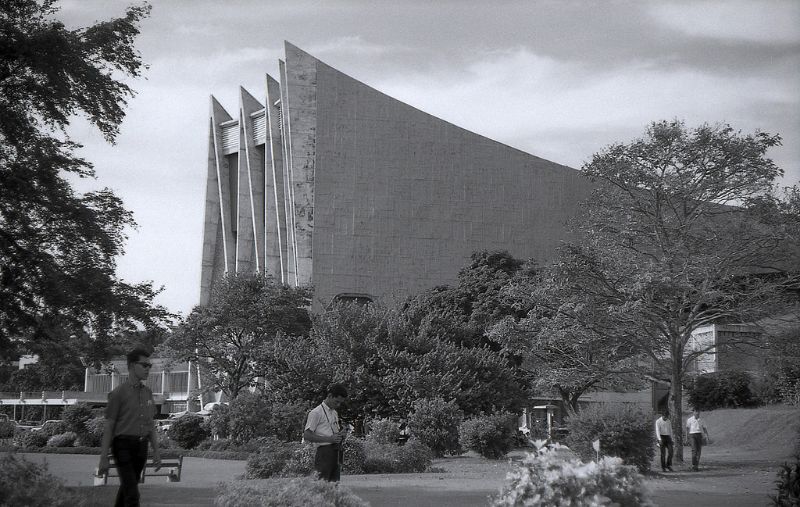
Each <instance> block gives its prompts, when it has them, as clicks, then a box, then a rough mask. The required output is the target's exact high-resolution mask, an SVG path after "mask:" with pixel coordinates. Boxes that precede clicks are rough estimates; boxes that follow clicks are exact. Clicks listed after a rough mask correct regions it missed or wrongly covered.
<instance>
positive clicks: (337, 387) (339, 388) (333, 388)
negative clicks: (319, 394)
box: [328, 384, 347, 398]
mask: <svg viewBox="0 0 800 507" xmlns="http://www.w3.org/2000/svg"><path fill="white" fill-rule="evenodd" d="M328 395H329V396H337V397H342V398H347V389H345V387H344V386H343V385H342V384H331V385H330V386H328Z"/></svg>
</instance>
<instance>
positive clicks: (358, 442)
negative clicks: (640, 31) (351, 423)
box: [342, 436, 367, 475]
mask: <svg viewBox="0 0 800 507" xmlns="http://www.w3.org/2000/svg"><path fill="white" fill-rule="evenodd" d="M342 451H343V455H344V463H343V464H342V473H345V474H351V475H355V474H363V473H364V461H365V460H366V459H367V449H366V442H365V441H364V439H362V438H356V437H352V436H351V437H349V438H348V439H347V440H345V441H344V447H343V449H342Z"/></svg>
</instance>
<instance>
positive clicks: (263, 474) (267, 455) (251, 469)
mask: <svg viewBox="0 0 800 507" xmlns="http://www.w3.org/2000/svg"><path fill="white" fill-rule="evenodd" d="M299 447H300V444H297V443H292V442H283V441H281V440H279V439H277V438H275V437H268V438H264V439H261V448H259V450H258V451H256V452H255V453H253V454H251V455H250V457H249V458H248V459H247V469H246V472H245V477H247V478H248V479H267V478H269V477H272V476H280V475H281V473H282V472H283V469H284V467H285V466H286V464H287V463H288V461H289V460H290V459H291V458H292V456H293V455H294V452H295V451H296V450H297V449H298V448H299Z"/></svg>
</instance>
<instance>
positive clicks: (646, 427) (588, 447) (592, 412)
mask: <svg viewBox="0 0 800 507" xmlns="http://www.w3.org/2000/svg"><path fill="white" fill-rule="evenodd" d="M567 428H569V435H568V436H567V438H566V444H567V445H568V446H569V448H570V449H572V450H573V451H575V452H576V453H577V454H578V455H579V456H580V457H581V459H583V460H585V461H589V460H592V459H594V458H595V451H594V449H593V448H592V442H593V441H595V440H597V439H598V438H599V439H600V450H601V453H602V454H603V455H604V456H616V457H618V458H622V460H623V461H624V462H625V464H626V465H634V466H635V467H636V468H637V469H638V470H639V471H640V472H642V473H644V472H647V471H649V470H650V463H651V461H652V459H653V456H654V455H655V446H654V445H653V438H654V437H653V427H652V418H651V417H650V416H649V415H648V414H645V413H644V412H643V411H642V410H641V409H639V408H636V407H632V406H629V405H621V406H620V405H606V404H598V405H594V406H590V407H587V408H584V409H583V410H582V411H581V412H579V413H578V414H576V415H574V416H572V417H570V418H569V420H568V421H567Z"/></svg>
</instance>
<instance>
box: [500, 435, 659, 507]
mask: <svg viewBox="0 0 800 507" xmlns="http://www.w3.org/2000/svg"><path fill="white" fill-rule="evenodd" d="M492 505H493V506H495V507H499V506H517V505H526V506H531V507H536V506H550V505H569V506H573V507H590V506H591V507H594V506H611V505H614V506H619V507H637V506H653V505H654V504H653V503H652V501H651V500H650V499H649V498H648V497H647V491H646V489H645V486H644V482H643V477H642V476H641V475H640V474H639V473H638V472H637V471H636V469H635V468H634V467H632V466H626V465H623V464H622V460H620V459H619V458H610V457H606V458H603V459H601V460H600V462H599V463H598V462H594V461H591V462H588V463H583V462H581V461H580V460H578V459H576V458H574V457H571V455H570V453H569V451H568V450H567V449H566V448H564V447H562V446H560V445H559V444H554V445H553V446H551V447H550V448H549V449H548V448H545V447H542V448H541V449H540V450H538V451H537V452H533V453H529V454H528V455H527V456H526V457H525V459H524V460H523V461H522V464H521V465H520V466H518V467H517V468H516V469H515V470H512V471H511V472H509V473H508V475H507V476H506V484H505V486H504V487H503V489H502V491H501V492H500V495H499V496H498V497H496V498H494V499H493V501H492Z"/></svg>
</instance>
